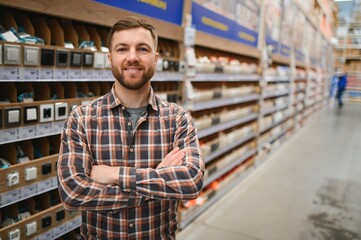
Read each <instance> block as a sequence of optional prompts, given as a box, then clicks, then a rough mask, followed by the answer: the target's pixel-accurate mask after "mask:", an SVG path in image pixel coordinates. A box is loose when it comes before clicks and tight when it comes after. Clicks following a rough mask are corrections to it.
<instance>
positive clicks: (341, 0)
mask: <svg viewBox="0 0 361 240" xmlns="http://www.w3.org/2000/svg"><path fill="white" fill-rule="evenodd" d="M351 1H352V0H335V2H351Z"/></svg>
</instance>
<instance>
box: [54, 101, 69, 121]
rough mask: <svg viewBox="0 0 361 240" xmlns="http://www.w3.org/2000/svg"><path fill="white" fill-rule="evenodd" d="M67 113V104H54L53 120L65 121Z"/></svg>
mask: <svg viewBox="0 0 361 240" xmlns="http://www.w3.org/2000/svg"><path fill="white" fill-rule="evenodd" d="M68 113H69V110H68V104H67V103H66V102H60V103H55V120H65V119H67V118H68Z"/></svg>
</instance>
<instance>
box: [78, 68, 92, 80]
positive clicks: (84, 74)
mask: <svg viewBox="0 0 361 240" xmlns="http://www.w3.org/2000/svg"><path fill="white" fill-rule="evenodd" d="M80 78H81V79H92V71H91V70H89V69H86V70H84V69H83V70H82V71H81V76H80Z"/></svg>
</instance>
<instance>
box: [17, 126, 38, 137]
mask: <svg viewBox="0 0 361 240" xmlns="http://www.w3.org/2000/svg"><path fill="white" fill-rule="evenodd" d="M35 135H36V126H35V125H33V126H26V127H21V128H19V136H20V139H29V138H33V137H34V136H35Z"/></svg>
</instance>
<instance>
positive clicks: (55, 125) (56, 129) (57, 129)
mask: <svg viewBox="0 0 361 240" xmlns="http://www.w3.org/2000/svg"><path fill="white" fill-rule="evenodd" d="M51 128H52V132H53V133H61V131H62V130H63V128H64V122H62V121H60V122H52V126H51Z"/></svg>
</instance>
